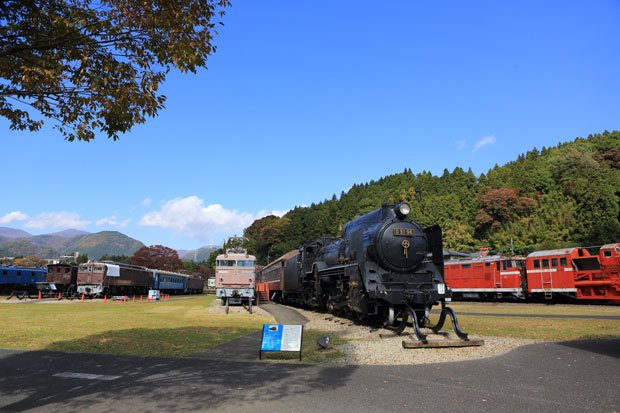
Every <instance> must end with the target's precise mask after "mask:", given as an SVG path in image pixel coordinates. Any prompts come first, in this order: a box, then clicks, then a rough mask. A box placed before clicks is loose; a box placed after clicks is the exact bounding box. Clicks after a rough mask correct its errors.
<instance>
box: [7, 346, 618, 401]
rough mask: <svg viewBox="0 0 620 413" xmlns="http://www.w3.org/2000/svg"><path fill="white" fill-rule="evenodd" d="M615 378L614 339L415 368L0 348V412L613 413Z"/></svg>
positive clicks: (520, 349)
mask: <svg viewBox="0 0 620 413" xmlns="http://www.w3.org/2000/svg"><path fill="white" fill-rule="evenodd" d="M412 351H416V350H412ZM425 351H426V350H425ZM431 351H432V350H431ZM619 378H620V340H609V341H596V342H573V343H553V344H536V345H530V346H525V347H522V348H519V349H517V350H515V351H513V352H511V353H508V354H506V355H503V356H500V357H495V358H488V359H482V360H477V361H468V362H459V363H439V364H432V365H417V366H340V365H294V364H282V363H273V362H270V363H260V362H240V361H230V360H227V359H226V358H223V357H220V358H211V359H198V358H187V359H173V358H147V357H126V356H111V355H94V354H66V353H57V352H47V351H41V352H18V351H9V350H0V411H46V412H48V411H62V412H78V411H79V412H83V411H90V412H114V411H123V412H127V411H135V412H156V411H166V412H186V411H208V410H212V411H218V412H233V411H234V412H267V411H269V412H317V411H325V412H349V411H357V412H367V411H373V412H375V411H380V412H392V411H394V412H396V411H399V412H402V411H430V412H465V411H489V412H497V411H502V412H506V411H507V412H517V411H518V412H523V411H537V412H560V411H561V412H584V411H593V412H597V411H600V412H614V411H616V412H617V411H620V394H619V387H618V379H619Z"/></svg>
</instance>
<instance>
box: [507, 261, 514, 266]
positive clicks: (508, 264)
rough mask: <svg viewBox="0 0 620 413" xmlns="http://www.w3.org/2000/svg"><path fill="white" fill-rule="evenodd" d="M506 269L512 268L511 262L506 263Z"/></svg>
mask: <svg viewBox="0 0 620 413" xmlns="http://www.w3.org/2000/svg"><path fill="white" fill-rule="evenodd" d="M506 268H514V267H513V265H512V261H506Z"/></svg>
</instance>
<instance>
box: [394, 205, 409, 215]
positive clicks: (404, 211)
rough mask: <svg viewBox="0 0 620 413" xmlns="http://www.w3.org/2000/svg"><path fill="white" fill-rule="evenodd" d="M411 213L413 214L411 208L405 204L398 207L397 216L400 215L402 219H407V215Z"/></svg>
mask: <svg viewBox="0 0 620 413" xmlns="http://www.w3.org/2000/svg"><path fill="white" fill-rule="evenodd" d="M410 212H411V207H410V206H409V205H408V204H405V203H404V202H403V203H402V204H399V205H398V206H397V207H396V215H398V216H399V217H401V218H404V217H406V216H407V215H409V213H410Z"/></svg>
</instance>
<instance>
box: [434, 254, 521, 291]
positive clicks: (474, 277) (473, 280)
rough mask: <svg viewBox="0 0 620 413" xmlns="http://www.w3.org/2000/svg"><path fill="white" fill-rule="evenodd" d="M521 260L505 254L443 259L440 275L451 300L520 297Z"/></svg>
mask: <svg viewBox="0 0 620 413" xmlns="http://www.w3.org/2000/svg"><path fill="white" fill-rule="evenodd" d="M523 265H524V263H523V260H522V259H517V258H507V257H497V256H492V257H480V258H477V259H472V260H461V261H446V262H445V263H444V276H445V279H446V284H447V285H448V286H449V287H450V289H451V290H452V296H453V297H454V298H455V299H459V298H464V299H468V298H470V299H471V298H473V299H482V300H489V301H492V300H495V299H506V298H509V299H524V298H525V294H524V290H523V279H522V275H521V274H522V268H523Z"/></svg>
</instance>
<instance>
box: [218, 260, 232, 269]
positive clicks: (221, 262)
mask: <svg viewBox="0 0 620 413" xmlns="http://www.w3.org/2000/svg"><path fill="white" fill-rule="evenodd" d="M217 266H218V267H234V266H235V260H217Z"/></svg>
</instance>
